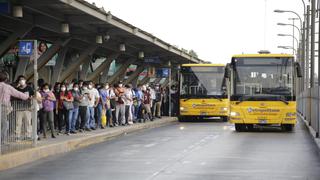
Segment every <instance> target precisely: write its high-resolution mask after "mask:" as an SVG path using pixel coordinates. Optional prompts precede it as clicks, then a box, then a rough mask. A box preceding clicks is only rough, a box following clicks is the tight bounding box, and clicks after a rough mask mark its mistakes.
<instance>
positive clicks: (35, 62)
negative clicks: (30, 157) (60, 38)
mask: <svg viewBox="0 0 320 180" xmlns="http://www.w3.org/2000/svg"><path fill="white" fill-rule="evenodd" d="M33 55H34V56H33V73H34V76H33V80H34V82H33V83H34V98H33V99H32V100H33V118H32V119H33V123H32V133H33V137H32V139H33V146H36V145H37V139H38V138H37V124H38V112H37V103H38V102H37V91H38V58H39V57H38V51H37V40H34V41H33Z"/></svg>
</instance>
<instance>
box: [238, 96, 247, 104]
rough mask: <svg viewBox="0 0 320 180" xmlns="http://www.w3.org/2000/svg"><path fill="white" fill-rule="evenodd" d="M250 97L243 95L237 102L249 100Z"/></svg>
mask: <svg viewBox="0 0 320 180" xmlns="http://www.w3.org/2000/svg"><path fill="white" fill-rule="evenodd" d="M249 99H250V97H246V98H245V97H244V96H243V95H242V96H241V97H240V98H239V101H238V102H236V104H240V103H242V102H243V101H245V100H249Z"/></svg>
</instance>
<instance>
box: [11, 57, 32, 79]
mask: <svg viewBox="0 0 320 180" xmlns="http://www.w3.org/2000/svg"><path fill="white" fill-rule="evenodd" d="M29 62H30V59H29V58H23V57H20V58H19V62H18V66H17V70H16V74H15V76H14V80H16V79H17V78H18V76H20V75H25V73H26V69H27V67H28V64H29Z"/></svg>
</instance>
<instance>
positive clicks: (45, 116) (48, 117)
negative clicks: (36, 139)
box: [41, 111, 54, 136]
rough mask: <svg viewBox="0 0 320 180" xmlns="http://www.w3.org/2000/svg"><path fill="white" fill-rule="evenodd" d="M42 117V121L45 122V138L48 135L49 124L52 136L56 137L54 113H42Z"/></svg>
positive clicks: (43, 127) (43, 124) (43, 123)
mask: <svg viewBox="0 0 320 180" xmlns="http://www.w3.org/2000/svg"><path fill="white" fill-rule="evenodd" d="M41 116H42V118H41V120H42V121H43V122H42V130H43V136H46V135H47V124H49V126H50V129H51V135H54V122H53V119H54V115H53V111H49V112H46V111H42V112H41Z"/></svg>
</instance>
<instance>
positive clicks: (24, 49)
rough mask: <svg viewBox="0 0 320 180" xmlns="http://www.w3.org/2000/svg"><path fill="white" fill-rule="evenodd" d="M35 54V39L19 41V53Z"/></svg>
mask: <svg viewBox="0 0 320 180" xmlns="http://www.w3.org/2000/svg"><path fill="white" fill-rule="evenodd" d="M32 54H33V41H20V42H19V55H20V56H31V55H32Z"/></svg>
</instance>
